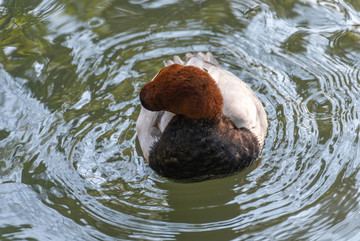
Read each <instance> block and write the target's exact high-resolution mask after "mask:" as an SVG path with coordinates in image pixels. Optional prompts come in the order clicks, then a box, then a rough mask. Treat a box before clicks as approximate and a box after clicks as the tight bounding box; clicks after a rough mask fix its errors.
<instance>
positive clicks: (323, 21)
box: [0, 0, 360, 240]
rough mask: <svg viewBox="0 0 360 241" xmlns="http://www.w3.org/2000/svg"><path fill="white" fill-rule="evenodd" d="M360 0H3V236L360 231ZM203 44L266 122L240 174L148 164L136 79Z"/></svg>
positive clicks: (267, 236) (324, 235)
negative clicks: (160, 171)
mask: <svg viewBox="0 0 360 241" xmlns="http://www.w3.org/2000/svg"><path fill="white" fill-rule="evenodd" d="M359 46H360V2H359V1H357V0H348V1H345V0H338V1H331V0H317V1H315V0H254V1H252V0H245V1H241V0H226V1H225V0H224V1H218V0H185V1H180V0H130V1H110V0H102V1H100V0H95V1H94V0H92V1H90V0H66V1H57V0H43V1H42V0H0V200H1V205H0V239H1V240H245V239H246V240H360V222H359V220H360V206H359V201H360V189H359V188H360V143H359V130H360V121H359V120H360V94H359V93H360V67H359V66H360V47H359ZM198 51H204V52H206V51H211V52H212V53H213V54H214V56H215V57H216V58H217V60H218V61H219V62H220V64H221V66H222V67H224V68H225V69H227V70H229V71H231V72H233V73H234V74H236V75H237V76H239V77H240V78H242V79H243V80H244V81H245V82H246V83H248V84H249V85H250V86H251V88H252V89H253V90H254V91H255V93H256V94H257V95H258V97H259V98H260V100H261V101H262V103H263V104H264V106H265V109H266V112H267V114H268V120H269V129H268V136H267V138H266V140H265V142H266V143H265V147H264V150H263V153H262V156H261V158H260V159H259V160H258V161H256V163H254V165H252V166H251V167H250V168H248V169H247V170H245V171H243V172H240V173H238V174H236V175H233V176H230V177H226V178H221V179H215V180H210V181H204V182H199V183H187V184H184V183H176V182H172V181H170V180H168V179H166V178H162V177H160V176H158V175H157V174H156V173H154V172H153V171H152V170H151V169H150V168H149V166H148V165H147V164H146V163H145V162H144V158H143V157H142V154H141V151H140V148H139V144H138V141H137V139H136V132H135V123H136V119H137V116H138V114H139V111H140V102H139V99H138V93H139V91H140V88H141V87H142V86H143V85H144V84H145V83H147V82H148V81H150V80H151V79H152V77H153V76H154V75H155V74H156V73H157V72H158V71H159V70H160V69H161V68H162V67H163V65H164V61H165V60H167V59H169V58H171V57H172V56H173V55H180V56H181V57H183V56H184V55H185V53H187V52H192V53H193V52H198Z"/></svg>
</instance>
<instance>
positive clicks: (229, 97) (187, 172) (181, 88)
mask: <svg viewBox="0 0 360 241" xmlns="http://www.w3.org/2000/svg"><path fill="white" fill-rule="evenodd" d="M165 66H166V67H165V68H163V69H162V70H161V71H160V72H159V73H158V74H157V75H156V76H155V77H154V78H153V80H152V81H150V82H149V83H147V84H146V85H145V86H144V87H143V88H142V89H141V91H140V101H141V104H142V108H141V112H140V115H139V117H138V120H137V123H136V130H137V134H138V139H139V143H140V146H141V149H142V152H143V155H144V157H145V159H146V160H147V161H148V162H149V165H150V167H151V168H152V169H154V170H155V171H156V172H157V173H158V174H160V175H162V176H165V177H168V178H171V179H178V180H204V179H209V178H213V177H220V176H224V175H229V174H233V173H235V172H237V171H240V170H242V169H244V168H246V167H248V166H249V165H250V164H251V163H252V162H253V161H254V160H256V158H257V157H258V156H259V154H260V152H261V150H262V148H263V145H264V140H265V136H266V131H267V126H268V123H267V118H266V113H265V110H264V107H263V106H262V104H261V102H260V100H259V99H258V98H257V97H256V95H255V94H254V92H253V91H252V90H251V89H250V88H249V86H247V85H246V84H245V83H244V82H243V81H242V80H240V79H239V78H237V77H236V76H235V75H233V74H232V73H230V72H229V71H227V70H224V69H222V68H221V67H219V64H218V62H217V61H216V59H215V58H214V56H213V55H212V54H211V53H207V54H206V55H205V54H203V53H198V54H195V55H192V54H187V55H186V61H185V62H183V61H182V60H181V59H180V58H179V57H178V56H175V57H174V61H168V62H167V63H166V64H165Z"/></svg>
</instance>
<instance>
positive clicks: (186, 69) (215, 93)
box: [140, 64, 223, 120]
mask: <svg viewBox="0 0 360 241" xmlns="http://www.w3.org/2000/svg"><path fill="white" fill-rule="evenodd" d="M140 101H141V104H142V105H143V106H144V108H146V109H148V110H150V111H161V110H166V111H170V112H172V113H174V114H180V115H185V116H186V117H189V118H192V119H208V120H211V119H215V118H217V117H220V116H221V113H222V108H223V97H222V95H221V92H220V89H219V87H218V86H217V84H216V83H215V81H214V79H213V78H212V77H211V76H210V75H209V74H208V73H207V72H206V71H204V70H201V69H199V68H197V67H194V66H183V65H179V64H173V65H170V66H168V67H165V68H163V69H162V70H161V71H160V72H159V73H158V75H157V76H155V78H154V79H153V80H152V81H151V82H149V83H147V84H146V85H145V86H144V87H143V88H142V89H141V91H140Z"/></svg>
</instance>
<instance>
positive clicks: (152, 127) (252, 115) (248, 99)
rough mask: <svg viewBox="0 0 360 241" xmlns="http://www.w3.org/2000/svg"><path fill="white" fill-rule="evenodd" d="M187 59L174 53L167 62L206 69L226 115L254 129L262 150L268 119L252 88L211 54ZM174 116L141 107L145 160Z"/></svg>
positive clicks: (138, 125)
mask: <svg viewBox="0 0 360 241" xmlns="http://www.w3.org/2000/svg"><path fill="white" fill-rule="evenodd" d="M186 58H187V59H186V61H185V62H183V61H182V60H181V59H180V58H179V57H178V56H175V57H174V61H167V62H166V64H165V65H166V66H168V65H171V64H173V63H176V64H181V65H186V66H188V65H192V66H195V67H198V68H200V69H204V70H206V71H207V72H208V73H209V74H210V76H211V77H212V78H213V79H214V80H215V82H216V83H217V84H218V86H219V88H220V91H221V93H222V95H223V98H224V108H223V114H224V115H225V116H228V117H229V118H230V119H231V120H232V121H233V122H234V124H235V125H236V126H237V127H238V128H240V127H245V128H247V129H249V130H250V131H252V132H253V133H254V134H255V135H256V136H257V138H258V141H259V143H260V149H262V147H263V145H264V140H265V137H266V131H267V126H268V122H267V118H266V112H265V110H264V107H263V106H262V104H261V102H260V100H259V99H258V98H257V96H256V95H255V94H254V92H253V91H252V90H251V89H250V87H249V86H248V85H247V84H246V83H244V82H243V81H242V80H240V79H239V78H238V77H236V76H235V75H233V74H232V73H231V72H229V71H227V70H225V69H222V68H221V67H219V64H218V62H217V61H216V59H215V58H214V56H213V55H212V54H211V53H207V54H206V55H205V54H203V53H198V54H195V55H192V54H186ZM173 116H174V114H173V113H170V112H167V111H148V110H146V109H145V108H143V107H141V111H140V115H139V117H138V120H137V123H136V130H137V133H138V138H139V142H140V146H141V148H142V151H143V155H144V157H145V159H146V160H149V152H150V149H151V147H152V146H153V145H154V143H155V142H157V141H158V140H159V138H160V137H161V135H162V133H163V131H164V129H165V128H166V126H167V125H168V123H169V121H170V120H171V119H172V118H173Z"/></svg>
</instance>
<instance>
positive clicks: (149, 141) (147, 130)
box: [136, 107, 174, 161]
mask: <svg viewBox="0 0 360 241" xmlns="http://www.w3.org/2000/svg"><path fill="white" fill-rule="evenodd" d="M173 116H174V114H173V113H171V112H168V111H149V110H147V109H145V108H144V107H141V111H140V114H139V117H138V119H137V122H136V131H137V135H138V139H139V142H140V147H141V150H142V152H143V155H144V157H145V159H146V160H147V161H148V160H149V154H150V150H151V148H152V147H153V146H154V144H155V143H156V142H158V141H159V139H160V137H161V136H162V133H163V132H164V130H165V127H166V126H167V125H168V123H169V122H170V120H171V119H172V118H173Z"/></svg>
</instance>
